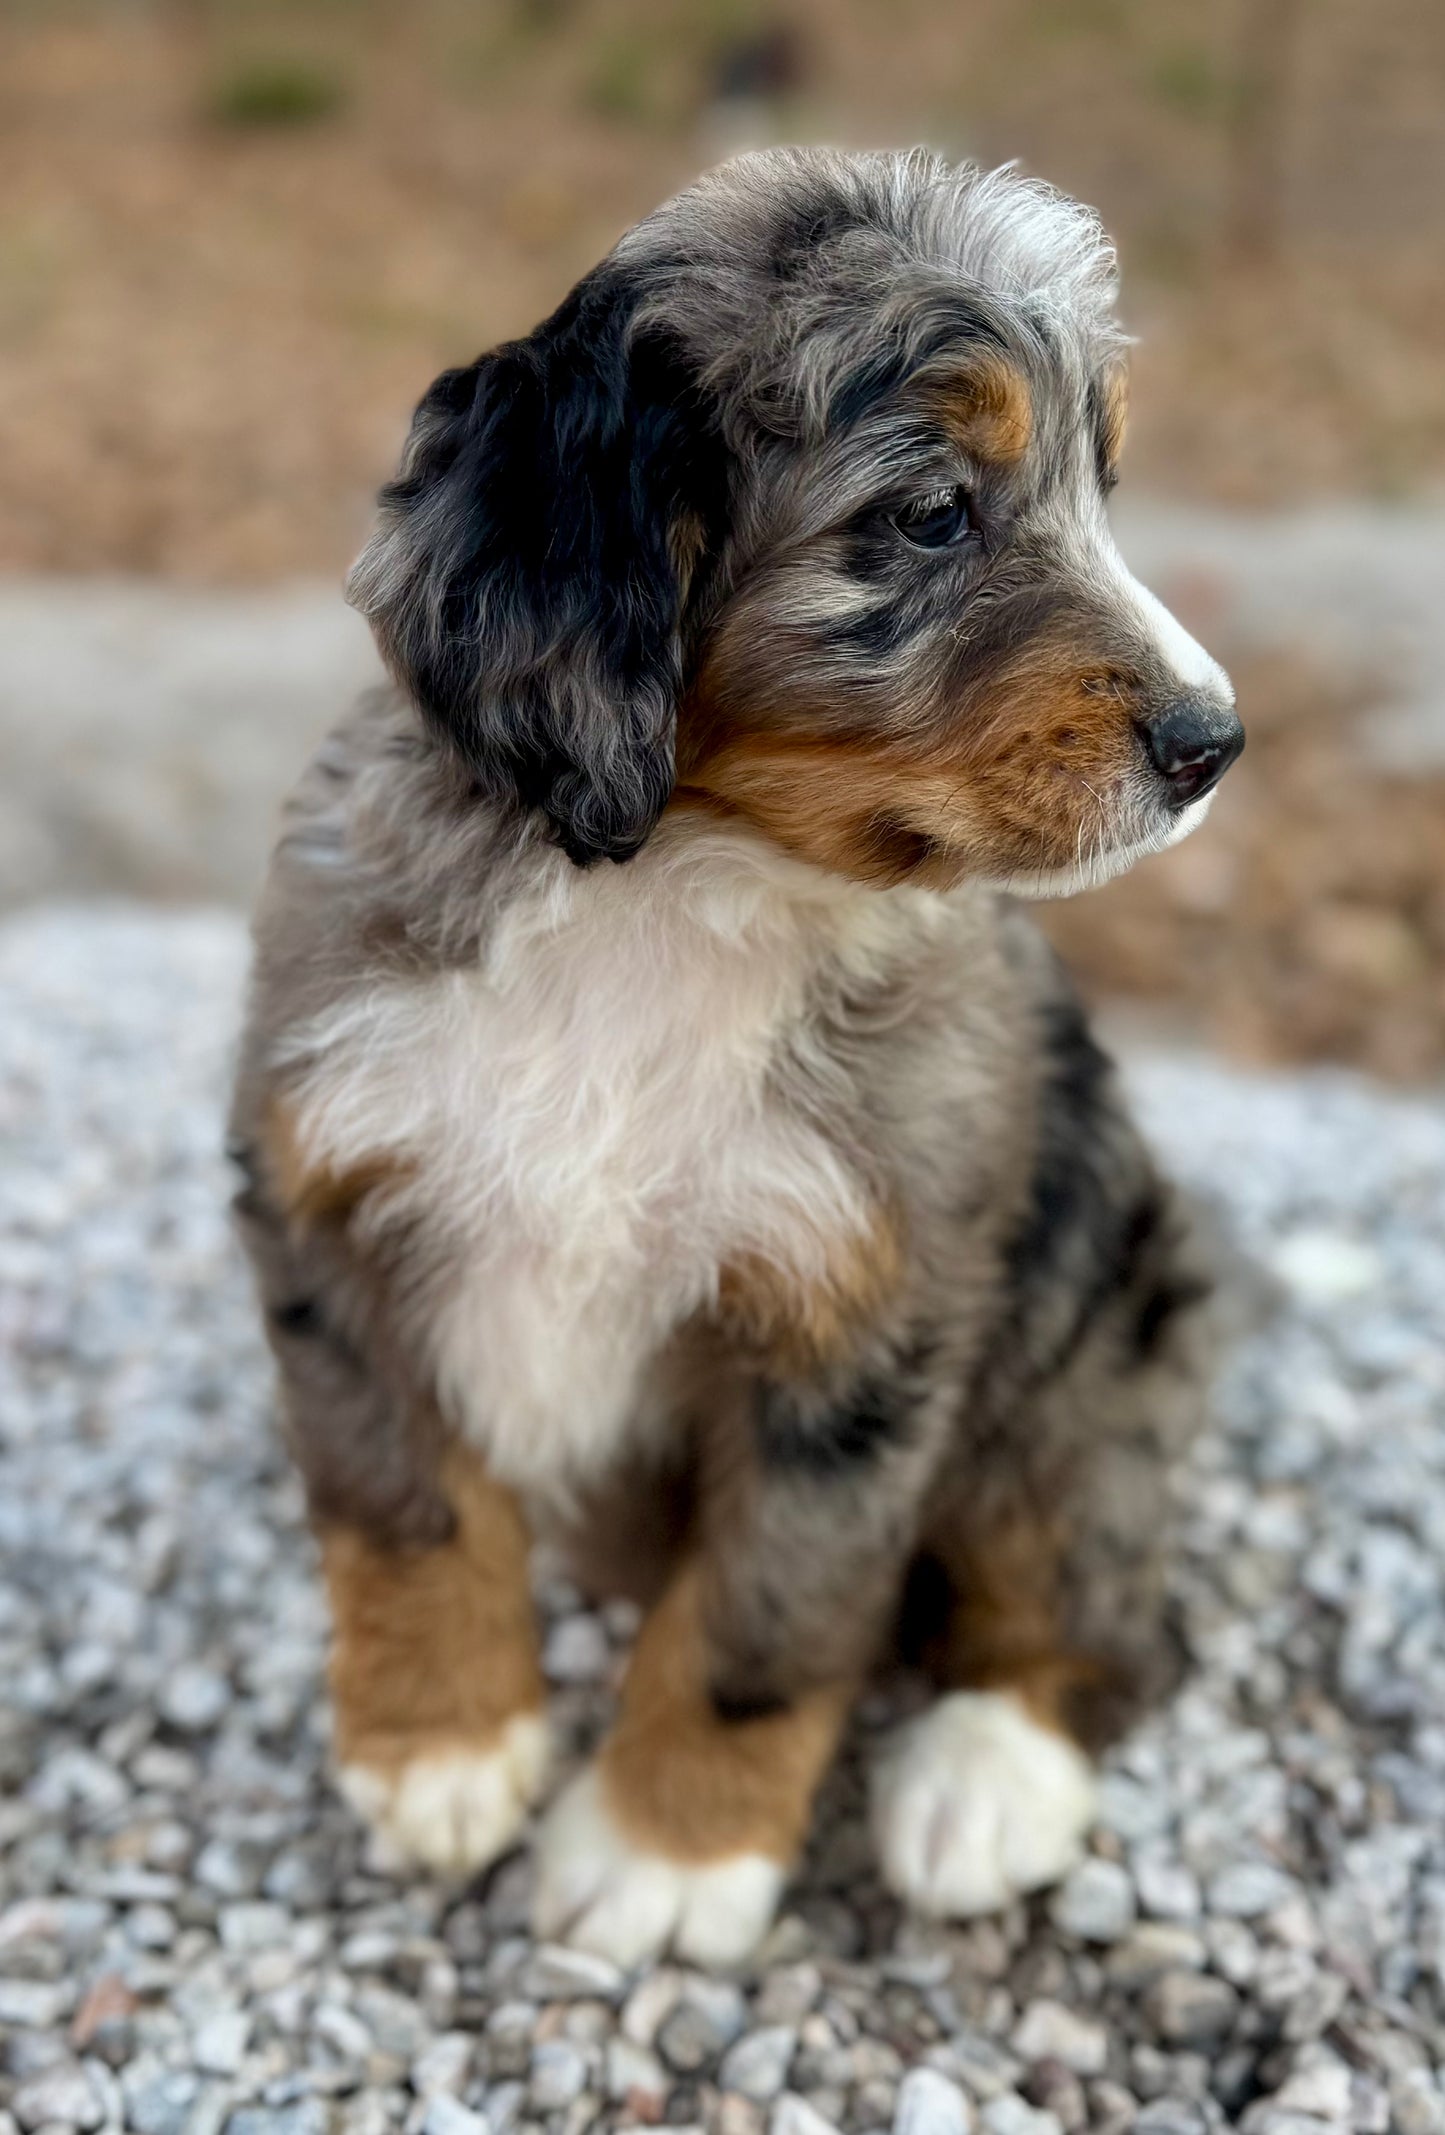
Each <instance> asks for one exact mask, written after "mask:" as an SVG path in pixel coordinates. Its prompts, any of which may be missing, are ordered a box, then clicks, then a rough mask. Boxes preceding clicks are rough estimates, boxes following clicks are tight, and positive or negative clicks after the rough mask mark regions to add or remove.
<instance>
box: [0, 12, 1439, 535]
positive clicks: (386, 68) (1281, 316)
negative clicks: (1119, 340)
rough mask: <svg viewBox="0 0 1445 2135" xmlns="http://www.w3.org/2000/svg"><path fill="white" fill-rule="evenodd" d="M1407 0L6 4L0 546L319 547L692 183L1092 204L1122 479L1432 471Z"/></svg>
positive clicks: (1425, 260) (0, 181) (1421, 34)
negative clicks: (489, 371)
mask: <svg viewBox="0 0 1445 2135" xmlns="http://www.w3.org/2000/svg"><path fill="white" fill-rule="evenodd" d="M1442 81H1445V7H1442V6H1441V5H1440V0H1371V4H1370V5H1369V6H1368V7H1362V6H1361V5H1360V4H1359V0H886V4H885V0H0V457H3V462H4V465H5V468H6V483H5V485H4V492H3V494H0V564H3V563H6V562H9V563H11V564H19V565H24V566H27V567H32V568H47V567H52V566H61V567H67V566H75V565H78V566H80V567H83V568H101V569H113V568H120V569H128V568H139V569H173V570H181V571H186V572H196V573H200V574H211V575H216V574H219V575H222V576H227V575H241V576H248V575H255V574H257V573H260V574H263V575H264V574H267V573H270V572H273V571H284V570H294V569H317V570H334V569H335V568H336V567H337V566H338V564H339V563H340V562H341V561H343V560H344V558H345V555H346V552H347V550H348V549H349V548H350V546H351V544H352V541H353V538H354V534H355V529H356V527H357V525H358V524H359V521H360V517H361V514H362V512H363V510H364V503H365V498H366V496H367V494H368V492H369V490H370V488H371V487H372V484H373V482H374V480H375V478H376V474H377V472H378V470H379V469H380V468H382V467H384V466H385V465H386V463H387V461H388V460H389V458H390V457H391V455H392V452H393V450H394V445H395V439H396V435H397V432H398V430H399V428H400V425H401V423H402V421H403V419H404V415H405V411H406V409H407V408H408V406H409V405H410V403H411V402H412V401H413V400H414V399H415V397H416V394H417V393H418V391H419V390H420V388H421V386H422V385H423V384H424V383H425V381H426V379H427V378H428V377H429V376H431V375H432V374H433V373H434V372H435V371H436V370H437V369H438V368H440V367H441V366H442V365H443V364H445V363H449V362H455V361H458V360H465V359H467V358H469V357H470V356H471V355H473V354H475V352H476V350H477V349H478V348H479V347H481V346H483V345H485V344H486V343H488V342H489V341H493V340H496V339H498V338H500V337H502V336H503V335H505V334H507V333H511V332H515V331H517V330H518V329H521V328H525V327H526V326H527V325H529V324H530V323H531V322H532V321H533V320H534V319H536V318H538V317H540V316H542V315H543V314H544V313H545V312H546V311H548V310H550V309H551V308H552V306H553V305H554V304H555V303H556V301H557V299H558V298H559V296H560V295H561V294H562V293H563V291H564V290H565V289H566V288H567V286H568V285H569V283H570V282H571V281H572V280H574V279H575V278H576V276H577V275H578V274H579V273H581V272H582V271H584V270H585V269H586V267H588V266H589V265H590V264H592V262H593V261H594V260H595V259H596V258H597V257H598V256H599V255H600V254H601V253H602V252H604V251H605V250H606V249H607V248H608V246H609V245H611V244H612V243H613V242H614V241H615V239H616V237H617V235H618V233H619V232H620V231H621V230H622V229H623V228H625V227H626V225H627V224H628V223H629V222H631V221H632V220H634V219H635V218H636V217H637V216H638V215H639V214H641V213H644V212H645V211H646V210H647V209H648V208H650V207H651V206H653V205H654V204H655V203H656V202H657V201H658V200H660V199H661V198H662V197H664V196H665V195H666V194H667V193H668V192H670V191H671V190H672V189H673V188H675V187H676V186H677V185H679V184H681V183H684V182H685V181H686V180H687V179H688V178H689V177H690V176H691V175H692V174H693V173H694V172H695V171H696V170H697V169H698V168H699V167H700V166H702V165H704V164H707V163H709V162H712V161H715V160H716V159H717V158H718V157H719V156H720V155H723V154H725V153H728V152H729V151H730V150H732V149H733V148H736V147H739V146H744V145H757V144H758V143H760V142H762V141H766V140H769V139H779V138H792V139H800V140H804V141H818V140H832V141H837V142H841V143H843V144H845V145H871V144H907V143H912V142H914V141H917V140H920V139H922V140H925V141H927V142H929V143H930V144H931V145H933V146H935V147H938V148H941V149H943V150H944V151H946V152H949V153H954V154H967V155H971V156H975V157H978V158H979V159H981V160H982V161H985V162H994V161H1002V160H1004V159H1006V158H1012V157H1017V158H1019V159H1020V160H1021V161H1022V162H1024V163H1025V164H1026V165H1027V166H1029V167H1032V168H1033V169H1035V170H1038V171H1040V172H1042V173H1043V174H1044V175H1046V176H1048V177H1050V178H1052V179H1054V180H1055V181H1056V182H1058V183H1059V184H1061V185H1063V186H1065V187H1067V188H1068V189H1069V190H1071V191H1074V192H1077V193H1079V194H1081V195H1082V196H1083V197H1085V198H1086V199H1089V200H1092V201H1094V202H1095V203H1096V204H1097V205H1098V206H1099V208H1100V210H1101V212H1102V213H1103V215H1104V217H1105V220H1106V222H1107V223H1108V224H1109V226H1110V228H1111V230H1112V231H1113V232H1114V233H1115V234H1116V235H1117V237H1118V240H1119V244H1120V252H1121V257H1122V260H1123V263H1124V269H1125V314H1126V319H1127V322H1128V324H1129V325H1130V327H1131V328H1133V329H1135V330H1136V331H1137V332H1138V334H1139V337H1140V349H1139V354H1138V358H1137V362H1136V380H1135V394H1134V416H1133V419H1132V421H1133V434H1132V437H1131V450H1130V466H1129V472H1130V476H1131V479H1134V478H1137V477H1138V475H1139V474H1140V473H1142V474H1143V475H1144V477H1145V478H1146V479H1148V480H1150V481H1152V482H1153V483H1154V484H1155V486H1160V487H1168V488H1169V489H1171V490H1172V491H1175V492H1178V493H1188V494H1193V495H1196V496H1201V497H1210V498H1215V499H1218V500H1221V501H1226V502H1240V501H1250V502H1264V501H1268V500H1270V499H1274V498H1279V497H1282V496H1300V495H1308V494H1311V493H1318V492H1320V491H1328V490H1334V491H1340V490H1350V489H1354V490H1364V491H1368V492H1370V493H1373V494H1380V495H1390V496H1393V495H1396V494H1399V493H1401V492H1410V491H1418V490H1420V489H1421V488H1428V487H1431V486H1433V485H1436V484H1438V483H1439V482H1441V481H1442V480H1445V366H1442V365H1441V364H1440V362H1439V357H1438V350H1439V348H1440V346H1441V344H1442V342H1445V278H1442V276H1441V273H1440V259H1441V257H1442V255H1445V123H1442V100H1445V96H1442V87H1441V84H1442Z"/></svg>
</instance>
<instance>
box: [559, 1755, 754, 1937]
mask: <svg viewBox="0 0 1445 2135" xmlns="http://www.w3.org/2000/svg"><path fill="white" fill-rule="evenodd" d="M783 1881H784V1871H783V1868H782V1867H781V1865H780V1864H779V1863H778V1862H777V1861H771V1860H769V1859H768V1858H767V1857H766V1855H764V1854H761V1853H738V1854H734V1855H732V1856H731V1857H730V1858H729V1859H726V1860H721V1861H713V1862H710V1863H708V1864H707V1865H706V1866H703V1867H695V1866H692V1865H690V1864H689V1863H687V1862H683V1861H673V1860H669V1859H667V1858H666V1856H665V1855H663V1854H660V1853H645V1852H643V1851H642V1850H641V1849H640V1848H638V1847H637V1846H634V1845H633V1844H632V1843H631V1841H630V1840H628V1839H627V1838H625V1837H624V1836H623V1834H622V1833H621V1832H620V1831H619V1830H618V1828H617V1825H616V1823H615V1822H614V1821H613V1818H612V1816H611V1814H610V1812H609V1811H608V1808H607V1804H606V1801H605V1800H604V1798H603V1793H602V1787H601V1782H600V1780H599V1778H598V1775H597V1773H596V1772H595V1771H593V1770H588V1771H585V1772H583V1773H581V1774H580V1776H579V1777H578V1778H576V1779H574V1780H573V1781H572V1783H571V1785H570V1786H569V1787H567V1788H566V1790H565V1791H564V1792H563V1793H562V1794H561V1796H560V1797H559V1798H558V1800H557V1801H556V1802H555V1803H554V1804H553V1806H552V1808H551V1809H550V1810H549V1811H548V1813H547V1816H546V1818H545V1819H544V1821H543V1824H542V1828H541V1830H540V1832H539V1833H538V1837H537V1895H536V1899H535V1902H534V1907H533V1917H534V1924H535V1927H536V1930H537V1933H538V1934H539V1935H541V1936H545V1937H547V1938H548V1939H549V1940H551V1941H557V1942H570V1943H571V1944H572V1945H573V1947H574V1948H576V1949H579V1950H588V1951H590V1952H591V1953H592V1954H593V1956H596V1957H610V1958H611V1960H612V1962H613V1963H614V1964H618V1965H622V1966H623V1967H630V1966H632V1965H637V1964H641V1963H642V1962H643V1961H644V1959H646V1958H649V1957H657V1956H660V1955H661V1954H662V1952H663V1951H664V1950H671V1951H673V1952H674V1954H675V1955H677V1956H678V1957H683V1958H687V1959H689V1960H690V1961H691V1962H692V1963H693V1964H699V1965H733V1964H739V1963H741V1961H742V1960H743V1958H745V1957H746V1956H748V1955H749V1953H750V1952H751V1951H752V1950H754V1949H755V1948H756V1947H757V1945H758V1943H760V1942H761V1941H762V1939H763V1936H764V1935H765V1934H766V1933H767V1930H768V1927H769V1925H770V1923H771V1921H772V1917H773V1914H774V1913H775V1912H776V1911H777V1906H778V1899H779V1897H780V1896H781V1894H782V1888H783Z"/></svg>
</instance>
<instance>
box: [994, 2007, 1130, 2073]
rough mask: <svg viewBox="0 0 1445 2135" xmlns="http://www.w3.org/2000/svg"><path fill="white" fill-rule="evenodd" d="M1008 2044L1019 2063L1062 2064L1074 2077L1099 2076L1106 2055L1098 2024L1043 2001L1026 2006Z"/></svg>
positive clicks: (1073, 2011)
mask: <svg viewBox="0 0 1445 2135" xmlns="http://www.w3.org/2000/svg"><path fill="white" fill-rule="evenodd" d="M1009 2044H1010V2046H1011V2047H1012V2048H1013V2050H1014V2052H1015V2053H1016V2054H1017V2055H1018V2057H1019V2059H1020V2060H1021V2061H1027V2062H1033V2061H1062V2062H1063V2064H1064V2066H1065V2068H1071V2069H1072V2070H1073V2072H1074V2074H1075V2075H1076V2076H1101V2075H1102V2074H1103V2073H1104V2066H1105V2063H1106V2062H1107V2060H1108V2056H1109V2041H1108V2037H1107V2034H1106V2033H1105V2031H1104V2027H1103V2025H1102V2024H1097V2023H1094V2022H1092V2021H1091V2020H1090V2019H1089V2018H1088V2017H1083V2016H1080V2015H1079V2014H1078V2013H1077V2011H1076V2010H1073V2009H1067V2008H1065V2006H1064V2004H1063V2003H1062V2002H1055V2001H1049V2000H1047V1999H1040V2000H1039V2001H1035V2002H1030V2003H1029V2006H1028V2008H1027V2009H1025V2011H1024V2013H1023V2015H1022V2017H1021V2018H1020V2019H1019V2021H1018V2023H1017V2024H1016V2025H1015V2026H1014V2031H1013V2036H1012V2038H1011V2039H1010V2040H1009Z"/></svg>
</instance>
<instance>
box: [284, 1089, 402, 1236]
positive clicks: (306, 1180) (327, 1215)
mask: <svg viewBox="0 0 1445 2135" xmlns="http://www.w3.org/2000/svg"><path fill="white" fill-rule="evenodd" d="M258 1138H259V1141H260V1145H261V1150H262V1154H263V1156H264V1159H265V1164H266V1172H267V1178H268V1181H269V1183H270V1186H271V1190H272V1192H273V1193H274V1194H275V1195H276V1197H277V1200H278V1201H279V1202H280V1204H281V1207H282V1210H283V1211H284V1213H285V1214H286V1215H287V1216H289V1217H290V1218H291V1219H292V1220H293V1221H294V1222H296V1223H300V1224H303V1225H311V1224H316V1223H328V1222H330V1223H344V1222H345V1221H346V1220H347V1218H348V1217H349V1216H351V1215H353V1214H354V1213H355V1211H356V1209H357V1207H358V1206H359V1204H360V1203H361V1202H362V1201H364V1200H365V1199H366V1198H367V1197H368V1195H370V1194H373V1193H376V1192H377V1191H378V1190H380V1189H383V1188H386V1187H389V1186H396V1185H399V1184H400V1183H401V1182H402V1181H403V1180H404V1179H405V1178H407V1177H408V1176H409V1172H408V1167H407V1165H406V1164H405V1163H404V1162H403V1161H402V1160H401V1159H399V1158H398V1157H396V1156H394V1155H372V1156H359V1157H358V1158H357V1159H356V1161H355V1163H353V1164H345V1165H337V1164H335V1163H333V1162H332V1161H331V1160H329V1159H326V1160H323V1161H321V1162H319V1163H318V1162H315V1161H314V1160H313V1159H311V1158H310V1157H309V1156H308V1155H307V1153H306V1150H305V1147H304V1143H303V1138H302V1135H301V1132H300V1129H299V1126H298V1123H297V1120H296V1115H295V1112H294V1110H293V1108H292V1107H291V1106H290V1105H289V1104H288V1103H287V1102H286V1100H285V1099H284V1098H282V1097H275V1098H273V1099H272V1100H271V1102H270V1104H269V1105H268V1106H267V1108H266V1115H265V1118H264V1119H263V1121H262V1123H261V1129H260V1134H259V1137H258Z"/></svg>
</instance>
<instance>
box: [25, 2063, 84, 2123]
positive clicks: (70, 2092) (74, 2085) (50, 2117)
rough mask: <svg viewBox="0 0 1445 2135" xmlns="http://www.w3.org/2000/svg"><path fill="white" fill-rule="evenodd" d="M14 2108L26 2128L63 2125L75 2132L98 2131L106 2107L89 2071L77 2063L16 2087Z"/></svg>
mask: <svg viewBox="0 0 1445 2135" xmlns="http://www.w3.org/2000/svg"><path fill="white" fill-rule="evenodd" d="M10 2103H11V2107H12V2110H13V2111H14V2114H15V2118H16V2120H17V2121H18V2122H19V2123H20V2125H21V2127H22V2128H26V2129H29V2128H40V2127H44V2126H45V2125H46V2124H47V2123H48V2122H50V2121H59V2122H60V2123H61V2124H62V2125H63V2126H66V2127H71V2128H82V2129H86V2130H88V2129H91V2128H98V2127H99V2126H100V2124H101V2122H102V2120H103V2119H104V2118H105V2111H104V2107H103V2106H102V2104H101V2101H100V2098H99V2096H98V2094H97V2092H96V2088H95V2085H94V2084H93V2083H92V2082H91V2079H90V2077H89V2075H88V2074H87V2072H86V2070H85V2069H83V2068H82V2067H81V2066H80V2065H79V2063H78V2062H76V2061H57V2062H56V2063H55V2065H54V2067H52V2068H44V2069H41V2070H40V2071H39V2073H38V2074H36V2075H33V2076H30V2077H28V2078H27V2079H26V2080H25V2081H24V2082H23V2083H19V2084H17V2085H16V2087H15V2092H14V2095H13V2096H12V2098H11V2101H10Z"/></svg>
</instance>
